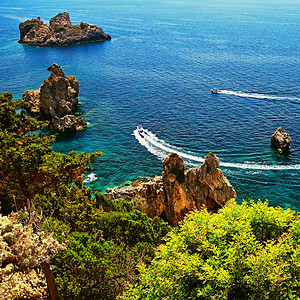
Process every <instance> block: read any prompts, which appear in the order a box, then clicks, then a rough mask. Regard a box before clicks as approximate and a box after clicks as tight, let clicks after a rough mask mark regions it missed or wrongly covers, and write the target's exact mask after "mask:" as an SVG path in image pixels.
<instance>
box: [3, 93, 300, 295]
mask: <svg viewBox="0 0 300 300" xmlns="http://www.w3.org/2000/svg"><path fill="white" fill-rule="evenodd" d="M27 106H28V103H26V101H21V100H18V101H13V97H12V94H10V93H4V94H2V95H0V201H1V204H0V208H1V212H2V215H0V250H1V255H0V274H1V277H0V298H1V297H4V298H6V299H12V298H13V299H24V298H25V297H27V298H42V297H46V295H48V296H49V297H50V299H58V298H59V296H60V298H61V299H104V300H105V299H107V300H112V299H116V298H118V297H120V299H184V300H185V299H273V298H274V299H297V295H298V294H299V291H300V283H299V278H300V246H299V245H300V219H299V216H297V215H295V213H294V212H292V211H291V210H283V209H280V208H272V207H269V206H268V204H267V203H261V202H258V203H257V204H254V203H252V204H251V205H249V204H246V203H243V204H242V205H237V204H236V203H235V202H230V203H229V204H227V205H226V206H225V207H224V208H222V209H220V210H219V212H218V213H217V214H211V213H208V212H207V210H205V209H203V210H202V211H201V212H198V211H195V212H192V213H191V214H189V215H188V216H187V217H186V218H185V220H184V221H182V222H181V223H180V226H179V227H175V228H173V230H171V228H170V226H169V225H168V224H166V223H165V222H163V221H162V220H161V219H160V218H158V217H155V218H149V217H147V216H146V215H145V214H144V213H142V212H141V211H140V210H138V208H139V207H140V204H141V203H140V202H138V201H137V200H136V199H132V200H131V201H129V200H128V201H125V200H122V199H119V200H113V201H112V200H110V199H108V198H106V197H105V196H103V195H101V194H100V193H98V192H95V193H92V191H91V189H89V188H87V187H86V186H85V184H83V183H82V176H83V173H84V172H85V171H89V170H90V167H89V163H90V162H93V161H94V160H95V159H96V158H98V157H99V156H101V152H100V151H96V152H94V153H91V154H87V153H80V154H79V153H76V152H74V151H73V152H70V153H68V154H62V153H57V152H55V151H53V150H52V148H51V145H52V144H53V142H54V140H55V137H54V136H46V135H45V134H44V133H43V129H44V128H45V126H46V125H47V122H41V121H37V120H36V119H33V118H30V117H28V116H27V115H26V113H25V111H24V110H22V107H27ZM13 211H15V212H13ZM168 232H169V234H168ZM167 234H168V235H167ZM166 235H167V238H165V237H166ZM155 249H156V252H155ZM53 269H54V270H55V272H53V271H52V270H53ZM54 275H55V276H54ZM126 289H127V290H126ZM58 295H59V296H58Z"/></svg>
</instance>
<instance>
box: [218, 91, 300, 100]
mask: <svg viewBox="0 0 300 300" xmlns="http://www.w3.org/2000/svg"><path fill="white" fill-rule="evenodd" d="M218 93H219V94H226V95H234V96H238V97H246V98H256V99H271V100H297V101H299V100H300V98H297V97H280V96H274V95H267V94H258V93H246V92H242V91H228V90H218Z"/></svg>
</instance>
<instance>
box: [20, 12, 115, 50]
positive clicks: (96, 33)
mask: <svg viewBox="0 0 300 300" xmlns="http://www.w3.org/2000/svg"><path fill="white" fill-rule="evenodd" d="M19 30H20V40H19V43H21V44H29V45H38V46H42V47H45V46H55V45H73V44H79V43H88V42H99V41H106V40H110V39H111V37H110V35H109V34H106V33H105V32H104V31H103V30H102V29H101V28H99V27H97V26H96V25H90V24H88V23H83V22H81V23H80V24H77V25H73V24H72V23H71V20H70V16H69V14H68V13H67V12H63V13H59V14H58V15H56V16H55V17H53V18H51V20H50V22H49V26H48V25H47V24H44V23H43V21H42V20H41V19H40V17H38V18H36V19H31V20H27V21H25V22H22V23H20V25H19Z"/></svg>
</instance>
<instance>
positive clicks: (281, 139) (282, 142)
mask: <svg viewBox="0 0 300 300" xmlns="http://www.w3.org/2000/svg"><path fill="white" fill-rule="evenodd" d="M291 142H292V139H291V137H290V135H289V134H288V133H286V132H285V131H282V129H281V127H278V128H277V129H276V131H275V132H274V133H273V135H272V137H271V145H272V147H273V148H274V149H276V150H278V151H280V152H286V151H287V150H288V149H289V148H290V144H291Z"/></svg>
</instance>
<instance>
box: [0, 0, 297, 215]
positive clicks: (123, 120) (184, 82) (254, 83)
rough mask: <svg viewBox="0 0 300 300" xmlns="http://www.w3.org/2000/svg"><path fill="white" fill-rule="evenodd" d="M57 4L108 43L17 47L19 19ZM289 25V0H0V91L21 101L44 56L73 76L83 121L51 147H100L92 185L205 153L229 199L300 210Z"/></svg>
mask: <svg viewBox="0 0 300 300" xmlns="http://www.w3.org/2000/svg"><path fill="white" fill-rule="evenodd" d="M65 11H66V12H68V13H69V14H70V18H71V21H72V23H73V24H78V23H80V22H81V21H83V22H87V23H90V24H95V25H97V26H99V27H101V28H102V29H103V30H104V31H105V32H106V33H109V34H110V35H111V37H112V39H111V41H106V42H98V43H90V44H81V45H73V46H64V47H62V46H60V47H47V48H41V47H36V46H26V45H21V44H19V43H18V42H17V41H18V40H19V29H18V26H19V23H20V22H22V21H25V20H28V19H32V18H36V17H38V16H39V17H40V18H41V19H42V20H43V21H44V22H47V23H48V22H49V20H50V18H51V17H54V16H55V15H56V14H58V13H60V12H65ZM299 28H300V1H299V0H285V1H282V0H281V1H279V0H151V1H150V0H115V1H107V0H94V1H92V0H59V1H58V0H53V1H49V0H44V1H40V0H39V1H37V0H30V1H23V0H22V1H21V0H14V1H6V0H1V1H0V58H1V64H0V74H1V76H0V93H3V92H6V91H8V92H12V93H13V94H14V98H15V99H20V98H22V94H23V92H24V91H25V90H26V89H37V88H39V86H40V85H41V84H42V83H43V82H44V80H45V79H47V78H48V76H49V75H50V74H49V71H47V68H48V67H49V66H51V65H52V64H53V63H57V64H59V65H60V66H61V67H62V68H63V70H64V72H65V74H66V75H67V76H71V75H74V76H75V77H76V78H77V80H78V81H79V85H80V90H79V101H80V105H79V108H78V111H77V114H78V115H79V116H84V117H85V119H86V120H87V122H88V124H89V125H88V126H87V128H85V129H84V130H81V131H79V132H76V133H72V134H60V135H58V136H57V139H56V141H55V143H54V145H53V149H54V150H55V151H59V152H63V153H68V152H69V151H71V150H76V151H78V152H82V151H84V152H93V151H96V150H101V151H102V152H103V155H102V156H101V157H100V158H98V159H97V160H96V162H95V163H93V164H92V167H93V172H94V173H95V174H96V175H97V177H98V180H97V181H94V182H93V183H90V184H89V187H90V188H91V189H92V190H94V191H96V190H98V191H100V192H102V193H103V192H105V190H106V189H107V188H111V187H115V186H121V185H127V184H129V183H131V182H133V181H134V180H135V179H137V178H142V177H154V176H156V175H161V173H162V171H163V168H162V161H163V159H164V158H165V157H166V156H167V155H168V154H169V153H170V152H177V153H179V155H181V156H182V158H183V159H184V162H185V166H186V168H195V167H196V168H198V167H200V165H201V164H202V162H203V160H204V158H205V156H206V155H207V154H208V153H209V152H213V153H215V154H216V155H217V156H218V157H219V159H220V161H221V164H220V169H221V170H222V172H223V173H224V175H225V176H226V177H227V178H228V180H229V181H230V183H231V184H232V185H233V187H234V188H235V190H236V192H237V195H238V198H237V201H238V202H239V203H241V202H242V201H243V200H246V201H250V200H254V201H257V200H258V199H262V200H265V199H267V200H268V201H269V203H270V205H272V206H281V207H283V208H291V209H293V210H296V211H300V30H299ZM212 88H216V89H219V90H220V93H219V94H211V89H212ZM137 125H142V126H143V128H144V129H145V130H147V132H148V134H147V137H146V138H143V137H141V136H140V135H139V134H137V131H136V128H137ZM278 127H282V129H283V130H285V131H286V132H287V133H289V134H290V136H291V138H292V143H291V147H290V151H289V152H288V153H287V154H280V153H278V152H276V151H274V150H273V149H272V148H271V145H270V138H271V136H272V134H273V133H274V131H275V130H276V129H277V128H278Z"/></svg>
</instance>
